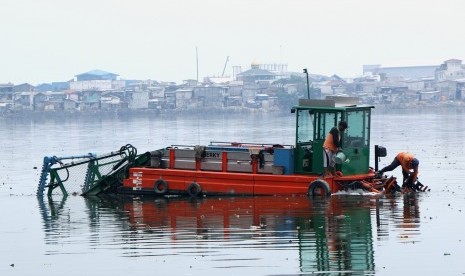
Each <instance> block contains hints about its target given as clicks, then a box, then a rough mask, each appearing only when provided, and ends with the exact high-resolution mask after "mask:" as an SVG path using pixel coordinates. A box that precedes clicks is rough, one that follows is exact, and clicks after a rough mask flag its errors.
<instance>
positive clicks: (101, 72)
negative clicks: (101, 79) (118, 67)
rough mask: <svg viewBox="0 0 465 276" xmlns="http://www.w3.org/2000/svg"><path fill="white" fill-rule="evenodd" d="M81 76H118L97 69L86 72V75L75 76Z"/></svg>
mask: <svg viewBox="0 0 465 276" xmlns="http://www.w3.org/2000/svg"><path fill="white" fill-rule="evenodd" d="M82 75H94V76H105V75H114V76H119V75H118V74H114V73H110V72H106V71H103V70H99V69H95V70H92V71H89V72H86V73H82V74H79V75H76V76H82Z"/></svg>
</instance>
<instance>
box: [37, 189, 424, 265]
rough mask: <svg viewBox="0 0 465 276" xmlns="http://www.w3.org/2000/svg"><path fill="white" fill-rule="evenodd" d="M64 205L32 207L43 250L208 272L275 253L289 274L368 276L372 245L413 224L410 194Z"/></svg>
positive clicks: (409, 231) (407, 232)
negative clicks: (202, 263) (181, 264)
mask: <svg viewBox="0 0 465 276" xmlns="http://www.w3.org/2000/svg"><path fill="white" fill-rule="evenodd" d="M79 202H81V204H82V202H84V204H83V206H82V207H81V208H84V212H82V210H79V207H78V204H79ZM69 204H70V205H72V207H71V206H67V205H68V202H67V199H66V198H63V199H62V200H60V201H56V202H55V201H53V200H52V199H45V201H42V200H40V201H39V205H40V208H41V211H42V218H43V226H44V232H45V242H46V243H47V244H56V243H61V244H66V243H73V244H88V245H89V248H87V249H83V251H82V253H84V252H88V250H90V249H93V250H95V249H98V248H105V249H106V250H108V249H113V250H116V251H117V252H118V254H119V256H120V257H137V258H144V257H154V256H155V257H163V258H167V257H168V256H175V257H178V258H182V256H186V255H188V256H191V257H192V256H194V257H198V258H205V260H206V261H208V267H210V268H211V267H213V268H224V267H229V268H232V267H254V266H257V263H256V262H254V261H258V260H263V259H265V258H267V256H268V255H270V254H272V255H273V254H274V255H273V258H280V257H283V255H282V254H281V253H279V252H283V254H285V256H288V257H286V259H285V260H286V261H287V263H286V264H287V265H288V266H289V264H290V263H291V267H292V266H293V267H295V268H296V270H298V272H297V271H296V273H311V272H317V271H318V272H328V273H330V272H338V273H342V272H363V273H368V274H370V273H374V272H375V271H376V266H375V252H374V251H375V250H374V248H375V246H374V240H376V239H377V240H383V239H387V238H388V235H389V233H391V234H392V233H393V229H389V228H390V227H393V228H394V229H398V231H397V230H395V231H396V232H397V233H396V235H397V236H396V239H400V240H401V242H402V241H404V240H405V241H410V240H411V239H412V237H413V236H415V235H418V233H419V231H418V227H419V225H420V211H419V204H418V195H403V196H391V197H370V196H332V197H331V198H330V199H327V200H312V199H308V198H307V197H236V198H233V197H226V198H221V197H206V198H201V199H195V200H193V199H186V198H133V197H103V198H101V197H97V198H86V199H84V198H80V197H72V202H70V203H69ZM402 205H403V206H402ZM76 207H78V210H75V211H73V208H76ZM83 213H84V214H85V215H86V217H84V218H83V217H79V216H82V214H83ZM77 233H79V234H77ZM82 233H86V234H85V235H83V234H82ZM65 253H66V252H63V251H59V250H56V248H51V249H50V250H49V251H48V252H47V254H50V255H54V254H65ZM68 253H69V252H68ZM292 256H296V257H295V259H294V258H293V257H292ZM289 262H290V263H289ZM270 263H271V264H273V261H272V260H270Z"/></svg>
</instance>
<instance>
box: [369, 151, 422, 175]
mask: <svg viewBox="0 0 465 276" xmlns="http://www.w3.org/2000/svg"><path fill="white" fill-rule="evenodd" d="M419 163H420V162H419V161H418V159H417V158H415V157H414V156H413V154H411V153H409V152H400V153H399V154H397V156H396V157H395V158H394V160H393V161H392V163H391V165H389V166H386V167H384V168H382V169H381V170H380V171H378V172H377V173H376V174H377V175H378V176H381V175H383V173H385V172H390V171H392V170H394V169H395V168H397V167H398V166H399V165H400V166H402V176H403V177H404V180H403V181H402V183H405V181H406V180H407V179H408V178H409V176H411V181H412V183H415V182H416V181H417V178H418V165H419Z"/></svg>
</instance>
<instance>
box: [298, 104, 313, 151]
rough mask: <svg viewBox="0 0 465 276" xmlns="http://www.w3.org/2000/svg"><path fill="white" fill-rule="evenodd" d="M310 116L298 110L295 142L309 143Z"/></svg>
mask: <svg viewBox="0 0 465 276" xmlns="http://www.w3.org/2000/svg"><path fill="white" fill-rule="evenodd" d="M312 117H313V116H312V115H311V114H310V112H309V111H308V110H299V111H298V114H297V142H298V143H307V142H311V141H312V138H313V125H312Z"/></svg>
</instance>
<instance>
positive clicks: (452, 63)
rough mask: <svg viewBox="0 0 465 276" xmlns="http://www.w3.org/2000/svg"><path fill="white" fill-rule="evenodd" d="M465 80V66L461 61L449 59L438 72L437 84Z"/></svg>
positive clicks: (436, 73) (436, 75) (436, 76)
mask: <svg viewBox="0 0 465 276" xmlns="http://www.w3.org/2000/svg"><path fill="white" fill-rule="evenodd" d="M461 78H465V66H464V65H462V61H461V60H460V59H449V60H446V61H444V63H443V64H441V66H440V67H439V68H438V69H437V70H436V72H435V79H436V81H437V82H440V81H445V80H455V79H461Z"/></svg>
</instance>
